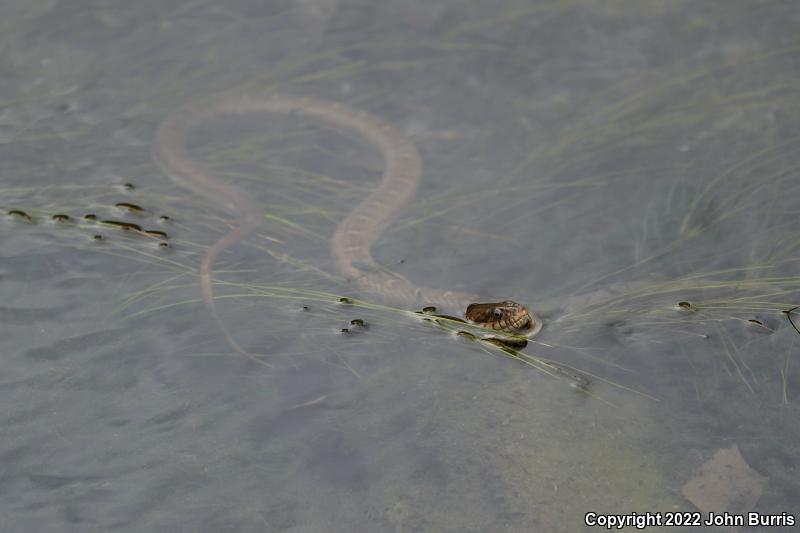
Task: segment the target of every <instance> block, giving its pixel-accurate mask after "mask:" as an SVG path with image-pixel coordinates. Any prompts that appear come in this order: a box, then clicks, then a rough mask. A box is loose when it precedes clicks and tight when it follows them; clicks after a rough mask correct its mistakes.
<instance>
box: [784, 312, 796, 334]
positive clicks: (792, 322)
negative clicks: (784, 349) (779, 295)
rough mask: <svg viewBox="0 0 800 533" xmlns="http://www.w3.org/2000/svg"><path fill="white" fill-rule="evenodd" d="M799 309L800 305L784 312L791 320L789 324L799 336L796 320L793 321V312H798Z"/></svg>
mask: <svg viewBox="0 0 800 533" xmlns="http://www.w3.org/2000/svg"><path fill="white" fill-rule="evenodd" d="M798 309H800V305H798V306H796V307H792V308H791V309H789V310H788V311H784V313H786V318H788V319H789V324H791V325H792V327H793V328H794V330H795V331H796V332H797V334H798V335H800V329H797V326H796V325H795V324H794V320H792V312H793V311H797V310H798Z"/></svg>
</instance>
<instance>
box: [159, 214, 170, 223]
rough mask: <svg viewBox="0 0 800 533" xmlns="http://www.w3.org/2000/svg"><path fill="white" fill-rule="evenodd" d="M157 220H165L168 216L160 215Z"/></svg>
mask: <svg viewBox="0 0 800 533" xmlns="http://www.w3.org/2000/svg"><path fill="white" fill-rule="evenodd" d="M158 220H160V221H162V222H166V221H167V220H169V217H168V216H167V215H161V216H160V217H158Z"/></svg>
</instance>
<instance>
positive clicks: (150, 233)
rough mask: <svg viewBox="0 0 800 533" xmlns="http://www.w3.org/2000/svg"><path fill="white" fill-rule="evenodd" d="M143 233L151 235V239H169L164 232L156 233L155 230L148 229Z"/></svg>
mask: <svg viewBox="0 0 800 533" xmlns="http://www.w3.org/2000/svg"><path fill="white" fill-rule="evenodd" d="M145 233H146V234H148V235H152V236H153V237H158V238H160V239H165V240H166V239H168V238H169V237H167V234H166V232H164V231H158V230H157V229H148V230H145Z"/></svg>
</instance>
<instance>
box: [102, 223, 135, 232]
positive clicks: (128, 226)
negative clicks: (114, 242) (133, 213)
mask: <svg viewBox="0 0 800 533" xmlns="http://www.w3.org/2000/svg"><path fill="white" fill-rule="evenodd" d="M100 223H101V224H107V225H109V226H114V227H117V228H119V229H122V230H125V231H130V230H133V231H138V232H141V231H142V227H141V226H140V225H139V224H133V223H132V222H121V221H119V220H101V221H100Z"/></svg>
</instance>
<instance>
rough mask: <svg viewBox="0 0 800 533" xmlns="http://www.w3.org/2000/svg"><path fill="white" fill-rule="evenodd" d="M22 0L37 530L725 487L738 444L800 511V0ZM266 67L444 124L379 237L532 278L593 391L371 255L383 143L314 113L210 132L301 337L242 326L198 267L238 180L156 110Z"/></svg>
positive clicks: (304, 516) (552, 326) (566, 354)
mask: <svg viewBox="0 0 800 533" xmlns="http://www.w3.org/2000/svg"><path fill="white" fill-rule="evenodd" d="M0 15H2V16H0V20H2V21H3V22H2V23H0V24H2V31H0V35H2V44H3V49H4V52H5V54H4V60H3V61H2V62H0V72H2V74H3V75H2V77H0V79H2V80H3V81H2V84H1V85H0V95H2V100H1V101H2V107H1V108H0V159H1V160H2V161H3V165H2V168H3V176H2V186H3V194H2V200H1V201H0V204H2V207H3V210H4V211H8V210H10V209H20V210H23V211H25V212H26V213H28V214H30V215H31V216H32V217H33V221H32V222H29V221H27V220H25V219H23V218H21V217H20V216H8V217H5V218H4V219H3V220H1V221H0V232H2V235H3V244H2V246H1V247H0V257H2V262H1V263H0V275H2V281H3V287H4V290H3V303H2V306H0V316H2V319H3V320H2V323H3V325H4V327H3V335H2V341H1V342H2V353H3V358H2V361H3V363H2V373H0V374H1V375H2V379H0V405H2V406H3V408H2V411H1V413H2V426H0V427H2V428H3V429H2V435H3V438H2V439H1V440H0V442H2V444H0V454H1V455H2V463H0V464H2V467H3V475H2V477H0V479H2V482H1V483H2V485H0V486H2V489H3V498H2V501H3V503H2V512H0V516H1V517H2V528H1V529H2V530H3V531H9V532H15V531H33V530H36V531H65V532H72V531H76V532H77V531H81V532H84V531H186V532H194V531H208V532H211V531H214V532H216V531H311V532H316V531H502V530H507V531H576V530H581V529H582V528H583V516H584V514H585V513H586V512H589V511H595V512H614V513H626V512H632V511H636V512H640V513H641V512H645V511H651V512H655V511H672V510H687V511H692V510H695V508H694V506H693V505H692V503H690V502H689V501H687V500H686V499H685V498H684V497H683V496H682V494H681V487H682V486H683V485H684V483H686V482H687V481H688V480H690V479H691V478H693V477H694V476H695V475H696V474H697V472H698V469H699V468H700V466H701V465H702V464H703V463H704V462H705V461H706V460H708V459H709V458H711V457H712V456H713V454H714V453H715V452H716V451H717V450H719V449H722V448H728V447H730V446H732V445H734V444H735V445H737V446H738V449H739V450H740V451H741V453H742V455H743V457H744V458H745V460H746V462H747V463H748V464H749V465H750V467H752V468H753V469H755V470H756V471H758V472H759V473H760V474H761V475H763V476H765V477H766V485H765V489H764V492H763V494H762V495H761V497H760V498H759V500H758V502H757V504H756V507H755V509H756V510H757V511H759V512H762V513H780V512H782V511H789V512H793V513H794V514H795V516H797V515H798V511H797V508H798V497H797V495H798V485H797V481H796V480H797V472H796V466H795V463H796V457H797V445H796V442H797V440H798V436H799V435H800V430H799V428H798V425H797V422H796V420H797V414H798V413H797V409H798V408H797V403H798V393H797V390H798V386H800V385H799V384H800V374H799V373H798V368H800V367H799V366H798V365H797V364H796V363H797V362H796V358H797V348H796V344H797V341H798V333H797V332H796V331H794V330H793V329H792V327H791V325H790V324H789V322H788V320H787V315H786V314H785V313H783V312H782V311H785V310H788V309H790V308H791V307H793V306H794V305H797V304H798V300H797V294H796V289H797V285H798V280H799V279H798V278H797V277H796V272H795V271H796V268H795V264H796V256H797V249H798V243H797V237H796V231H795V229H796V225H797V213H798V205H800V190H798V180H797V168H798V155H797V154H798V150H797V148H798V144H799V143H800V136H798V133H799V132H798V129H797V124H798V120H797V119H798V110H799V109H798V105H797V102H796V98H795V97H794V95H795V94H796V91H797V88H798V87H797V80H796V76H795V72H796V70H797V57H798V45H797V40H796V31H795V28H796V26H797V22H798V18H800V14H799V13H798V10H797V9H796V8H795V7H794V6H793V4H792V3H790V2H762V3H752V2H726V3H725V5H724V6H723V5H721V4H720V5H718V6H717V5H702V6H699V5H697V4H696V3H689V2H670V3H660V2H637V1H630V2H622V1H620V2H603V3H599V2H553V3H545V2H511V3H506V4H504V5H503V6H502V7H498V6H497V5H494V4H492V5H489V4H486V5H482V4H480V3H454V2H404V3H398V2H383V3H374V2H360V3H359V2H343V1H337V0H329V1H324V0H319V1H310V0H308V1H303V0H295V1H293V2H288V1H287V2H266V3H265V2H248V1H236V2H227V3H225V5H221V4H219V3H214V2H207V3H204V2H166V3H165V2H149V3H148V2H136V3H123V2H110V3H109V2H104V3H102V4H95V3H91V2H85V1H74V2H68V3H66V2H62V3H59V2H55V1H54V0H41V1H37V2H6V3H5V4H4V6H3V7H2V8H0ZM241 85H247V86H249V87H252V88H255V89H258V90H263V91H264V92H265V93H269V92H271V91H272V92H276V93H281V94H300V95H308V96H313V97H315V98H320V99H325V100H329V101H335V102H341V103H342V104H344V105H348V106H351V107H353V108H357V109H361V110H364V111H367V112H370V113H373V114H375V115H376V116H378V117H380V118H381V119H383V120H386V121H389V122H391V123H393V124H395V125H396V126H398V127H400V128H402V129H403V130H404V131H406V132H407V133H408V134H409V135H410V136H411V137H412V138H413V139H414V141H415V143H416V144H417V146H418V147H419V148H420V151H421V152H422V155H423V159H424V170H423V172H424V177H423V184H422V187H421V190H420V192H419V193H418V195H417V198H416V199H415V201H414V202H413V203H412V204H411V205H409V206H408V207H407V208H406V209H404V210H403V212H402V214H401V216H400V218H399V219H398V220H397V221H396V222H395V223H394V224H392V225H391V226H390V227H389V228H388V229H387V230H386V231H385V232H384V233H383V234H382V235H381V237H380V239H379V241H378V242H377V243H376V245H375V246H374V248H373V253H374V255H375V257H376V258H377V260H378V261H379V262H380V263H381V264H382V265H385V267H386V268H387V269H389V270H391V271H394V272H397V273H399V274H401V275H403V276H405V277H407V278H409V279H411V280H414V281H416V282H418V283H420V284H423V285H426V286H431V287H439V288H450V289H456V290H467V291H470V292H479V293H482V294H487V296H488V297H498V298H503V297H513V298H515V299H518V300H520V301H522V302H524V303H526V304H528V305H529V306H530V307H531V308H532V309H534V310H537V311H538V312H540V313H541V314H542V315H543V316H544V317H545V319H546V328H545V330H544V331H543V333H542V334H541V335H540V337H539V338H537V341H538V342H533V343H531V344H530V345H529V346H528V347H527V348H526V349H525V353H527V354H528V355H529V356H532V357H539V358H545V359H547V360H548V361H553V362H555V363H556V364H557V365H559V367H560V368H563V369H567V368H570V369H574V370H570V371H569V372H574V371H578V372H581V373H583V375H585V376H587V377H588V379H589V381H590V385H589V386H588V388H586V389H585V390H584V389H581V388H580V387H576V386H575V384H574V383H573V382H572V381H571V380H570V379H569V378H568V377H566V375H565V374H563V373H559V372H555V374H554V375H550V374H548V371H551V373H552V369H553V367H552V366H547V364H546V363H542V362H541V360H538V362H536V361H534V363H535V364H536V365H538V368H534V367H531V366H528V365H525V364H522V363H520V362H519V361H514V360H511V359H509V358H505V357H503V355H502V353H501V352H499V351H497V350H492V349H490V348H488V347H486V346H483V345H481V344H479V343H473V342H469V341H466V340H464V339H463V338H457V337H455V336H454V335H452V333H451V332H446V331H443V330H441V329H440V328H437V327H434V326H433V325H431V324H429V323H426V322H423V321H421V320H419V318H418V317H414V316H412V315H410V314H408V313H405V312H403V311H402V310H396V309H392V308H382V307H379V304H380V303H381V302H380V299H379V298H378V297H376V296H374V295H368V294H358V293H356V292H355V291H354V290H353V289H352V287H350V286H349V285H348V283H347V281H346V280H342V279H340V278H339V277H337V276H336V273H335V272H334V270H333V268H332V261H331V259H330V254H329V245H328V240H329V238H330V236H331V234H332V233H333V229H334V227H335V225H336V223H337V222H338V221H339V220H341V219H342V218H343V217H344V216H345V215H346V214H347V213H348V212H349V210H350V209H352V207H353V206H354V205H355V204H356V203H357V202H358V201H359V200H360V199H361V198H363V197H364V196H365V194H366V193H367V191H368V190H369V188H370V187H371V186H372V185H373V184H374V183H376V180H377V179H378V176H379V175H380V172H381V160H380V157H379V154H378V153H377V151H376V150H375V149H374V147H371V146H370V145H369V144H368V143H367V142H365V141H363V140H361V139H358V138H356V137H354V136H353V135H351V134H348V132H343V131H338V130H335V129H333V128H331V127H328V126H326V125H324V124H316V123H309V122H304V121H300V120H297V119H296V118H295V117H279V116H269V117H266V116H265V117H261V116H253V117H248V118H247V119H244V120H242V119H224V120H220V121H217V122H214V123H213V124H209V125H208V127H206V128H203V130H202V131H199V132H197V134H196V135H194V136H193V139H192V153H193V154H194V155H195V156H196V157H197V158H198V159H199V160H202V161H204V163H205V164H206V166H207V167H208V168H209V169H211V170H212V171H213V172H214V173H215V174H216V175H218V176H220V178H221V179H224V180H226V181H228V182H231V183H235V184H236V185H237V186H239V187H241V188H242V189H243V190H245V191H247V193H248V194H249V195H250V196H251V197H252V198H253V199H254V200H256V201H257V202H258V203H259V205H261V206H263V209H264V212H265V214H266V216H265V219H264V221H263V222H262V223H261V224H260V225H259V227H258V229H257V231H256V232H255V233H254V234H253V235H251V236H249V237H248V238H247V239H246V240H245V242H243V243H241V244H240V245H238V246H236V247H233V248H231V249H230V250H227V251H226V252H225V253H224V254H222V255H221V256H220V258H219V260H218V262H217V265H216V272H215V279H217V280H218V281H219V282H220V283H218V284H217V286H216V287H215V291H216V294H217V296H218V298H219V299H218V303H217V305H218V307H219V313H220V316H221V318H222V320H223V321H225V323H226V324H227V325H228V327H229V328H230V329H231V331H232V333H233V335H234V336H235V338H236V340H237V342H239V343H240V344H241V345H243V346H245V347H246V348H247V349H249V350H251V351H253V352H256V353H260V354H264V355H265V357H264V361H266V362H268V363H269V364H271V365H272V366H271V367H265V366H262V365H258V364H255V363H254V362H252V361H251V360H248V359H246V358H243V357H240V356H237V355H235V354H233V353H232V350H231V348H230V347H229V346H228V345H227V344H226V342H225V341H224V339H223V338H222V336H221V335H220V333H219V331H218V329H217V328H216V326H215V325H214V323H213V321H212V320H211V319H210V317H209V315H208V313H207V311H206V310H205V308H204V306H203V304H202V301H201V298H200V290H199V281H198V268H199V265H200V261H201V259H202V256H203V254H204V252H205V250H207V249H208V247H209V246H210V245H211V244H212V243H213V242H214V241H215V240H216V239H218V238H219V237H220V236H222V235H224V234H225V232H226V231H227V229H228V228H229V227H230V224H231V221H230V214H229V213H226V212H225V210H224V208H223V207H222V206H221V205H215V204H213V203H210V202H207V201H205V200H203V199H202V198H201V197H199V196H197V195H192V194H191V193H189V192H187V191H185V190H181V189H177V188H176V187H175V186H174V185H173V184H172V183H171V182H170V181H169V180H168V179H167V178H166V176H164V175H163V174H162V173H161V171H160V170H159V169H158V167H157V166H156V164H155V163H154V162H153V160H152V136H153V132H154V130H155V128H156V127H157V125H158V123H159V122H160V120H162V119H163V118H164V117H165V116H166V115H167V114H168V113H169V112H170V111H172V110H174V109H176V108H177V107H178V106H180V105H182V104H184V103H185V102H187V101H191V100H194V99H196V98H200V97H204V96H209V95H212V94H215V93H217V92H219V91H222V90H226V89H230V88H232V87H237V86H241ZM126 183H130V184H133V186H134V187H133V188H128V187H125V186H124V184H126ZM118 202H129V203H135V204H139V205H141V206H143V207H144V208H145V209H146V211H145V212H144V213H141V214H136V213H129V212H125V211H123V210H120V209H119V208H115V207H114V204H116V203H118ZM57 213H63V214H68V215H70V217H71V219H70V221H68V222H67V223H57V222H55V221H53V220H51V216H52V215H53V214H57ZM87 213H94V214H97V216H98V218H99V219H114V220H126V221H128V222H132V223H136V224H139V225H141V226H142V227H145V228H146V229H156V230H159V231H165V232H167V233H168V234H169V235H170V247H169V248H167V249H163V248H159V247H158V246H157V242H158V239H147V238H143V237H141V236H140V235H137V234H135V233H132V232H127V233H126V232H124V231H122V230H120V229H119V228H114V227H108V226H104V225H102V224H97V223H96V222H92V221H87V220H85V219H84V218H83V217H84V215H86V214H87ZM162 215H166V216H168V217H169V220H166V221H165V220H161V219H160V217H161V216H162ZM95 235H102V236H103V237H104V239H102V240H97V239H95V238H94V236H95ZM339 296H349V297H354V298H359V299H360V300H358V301H357V302H356V304H355V305H347V304H342V303H339V302H338V301H337V300H338V297H339ZM681 301H686V302H688V303H689V304H690V305H688V306H685V307H689V309H682V308H680V307H679V306H678V305H677V304H678V302H681ZM360 302H364V303H363V304H362V303H360ZM376 306H378V307H376ZM358 318H360V319H364V320H365V321H366V323H367V328H364V329H362V328H358V327H353V326H351V325H350V321H351V320H353V319H358ZM754 321H757V322H754ZM796 321H797V322H800V317H797V318H796ZM343 328H348V329H350V330H351V331H350V332H349V333H342V332H341V330H342V329H343ZM679 529H680V528H678V529H673V530H679ZM687 529H689V528H687ZM791 529H792V528H789V527H786V528H772V529H770V531H780V530H786V531H789V530H791ZM764 530H766V529H764Z"/></svg>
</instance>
